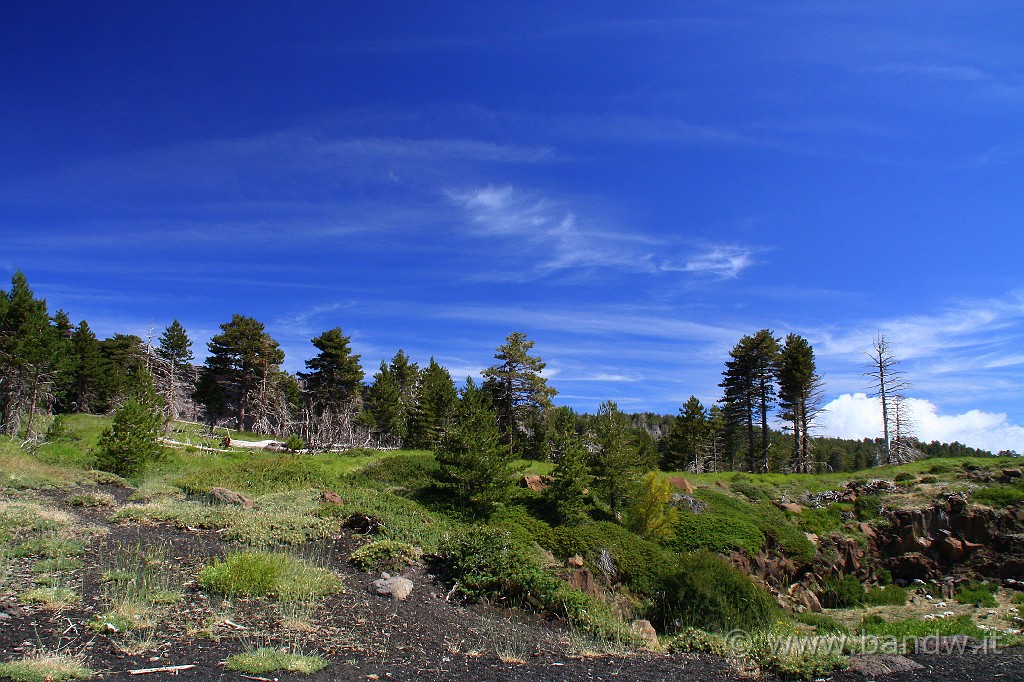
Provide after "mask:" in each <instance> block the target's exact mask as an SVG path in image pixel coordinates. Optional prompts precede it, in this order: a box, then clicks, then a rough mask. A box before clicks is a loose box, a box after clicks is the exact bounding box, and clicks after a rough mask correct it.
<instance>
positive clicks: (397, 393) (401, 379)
mask: <svg viewBox="0 0 1024 682" xmlns="http://www.w3.org/2000/svg"><path fill="white" fill-rule="evenodd" d="M419 377H420V369H419V365H417V364H416V363H415V362H411V361H410V360H409V356H408V355H406V354H405V351H403V350H401V349H399V351H398V352H397V353H395V356H394V357H393V358H391V363H390V364H388V363H385V362H383V361H382V362H381V363H380V370H379V371H378V372H377V373H376V374H374V375H373V383H372V384H371V385H370V387H369V389H367V391H366V406H365V410H364V417H363V418H364V421H365V422H366V423H367V425H368V426H370V428H372V429H374V430H376V431H377V433H378V434H379V435H380V436H382V437H384V438H387V439H390V440H391V441H393V442H395V443H396V444H397V445H401V444H402V443H403V442H405V440H406V438H408V436H409V421H410V418H411V416H412V411H413V408H414V407H415V404H416V395H417V391H418V385H419Z"/></svg>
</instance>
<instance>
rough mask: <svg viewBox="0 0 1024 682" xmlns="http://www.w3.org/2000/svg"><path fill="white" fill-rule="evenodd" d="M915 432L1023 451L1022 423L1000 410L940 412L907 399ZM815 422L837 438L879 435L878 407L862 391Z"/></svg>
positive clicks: (927, 437) (840, 401) (925, 402)
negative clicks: (1011, 419)
mask: <svg viewBox="0 0 1024 682" xmlns="http://www.w3.org/2000/svg"><path fill="white" fill-rule="evenodd" d="M905 405H906V406H907V408H909V410H910V415H911V419H912V420H913V423H914V425H915V426H914V433H915V435H916V436H917V438H918V439H920V440H922V441H925V442H929V441H933V440H937V441H941V442H943V443H952V442H953V441H958V442H960V443H963V444H964V445H969V446H971V447H975V448H982V449H984V450H990V451H991V452H999V451H1000V450H1016V451H1017V452H1024V426H1020V425H1018V424H1012V423H1010V422H1009V420H1008V419H1007V416H1006V415H1005V414H1002V413H993V412H983V411H981V410H969V411H967V412H964V413H963V414H940V413H939V409H938V407H936V405H935V404H933V403H931V402H930V401H928V400H921V399H918V398H910V399H908V400H907V401H906V403H905ZM825 410H826V411H825V413H824V414H822V415H821V417H820V418H819V420H818V424H819V426H820V428H821V433H822V434H823V435H828V436H835V437H837V438H878V437H880V436H881V435H882V425H881V420H882V414H881V407H880V405H879V403H878V400H877V399H876V398H869V397H868V396H867V395H866V394H864V393H853V394H850V393H847V394H844V395H841V396H839V397H838V398H836V399H835V400H833V401H832V402H830V403H828V404H827V405H826V406H825Z"/></svg>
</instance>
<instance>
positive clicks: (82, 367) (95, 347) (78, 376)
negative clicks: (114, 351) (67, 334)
mask: <svg viewBox="0 0 1024 682" xmlns="http://www.w3.org/2000/svg"><path fill="white" fill-rule="evenodd" d="M71 353H72V357H73V358H74V379H73V382H72V396H73V398H72V399H73V400H74V405H73V409H74V411H75V412H93V411H94V410H97V409H98V408H99V407H100V405H101V402H102V396H103V385H104V365H103V354H102V353H101V352H100V342H99V341H98V340H97V339H96V335H95V334H94V333H93V331H92V329H90V328H89V323H88V322H86V321H85V320H82V321H81V322H79V323H78V326H77V327H76V328H75V331H74V332H73V333H72V334H71Z"/></svg>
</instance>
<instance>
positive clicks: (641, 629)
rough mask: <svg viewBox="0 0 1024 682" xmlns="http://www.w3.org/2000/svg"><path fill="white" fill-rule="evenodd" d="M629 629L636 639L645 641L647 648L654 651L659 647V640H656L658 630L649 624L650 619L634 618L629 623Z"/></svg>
mask: <svg viewBox="0 0 1024 682" xmlns="http://www.w3.org/2000/svg"><path fill="white" fill-rule="evenodd" d="M629 630H630V632H632V633H633V635H634V636H635V637H636V638H637V639H639V640H641V641H642V642H644V643H646V644H647V646H648V647H649V648H651V649H654V650H655V651H658V650H660V649H661V642H659V641H658V631H657V630H655V629H654V626H653V625H651V621H649V620H634V621H633V622H632V623H631V624H630V626H629Z"/></svg>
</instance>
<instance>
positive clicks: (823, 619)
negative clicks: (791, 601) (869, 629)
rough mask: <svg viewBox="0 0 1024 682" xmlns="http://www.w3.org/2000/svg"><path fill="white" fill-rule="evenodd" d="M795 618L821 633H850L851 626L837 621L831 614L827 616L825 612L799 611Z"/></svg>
mask: <svg viewBox="0 0 1024 682" xmlns="http://www.w3.org/2000/svg"><path fill="white" fill-rule="evenodd" d="M794 618H795V619H796V621H797V622H798V623H803V624H804V625H810V626H811V627H813V628H815V630H817V632H818V634H821V635H848V634H850V630H849V628H847V627H846V626H845V625H843V624H842V623H840V622H839V621H837V620H836V619H835V618H832V617H831V616H827V615H825V614H824V613H814V612H813V611H805V612H803V613H797V614H795V615H794Z"/></svg>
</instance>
